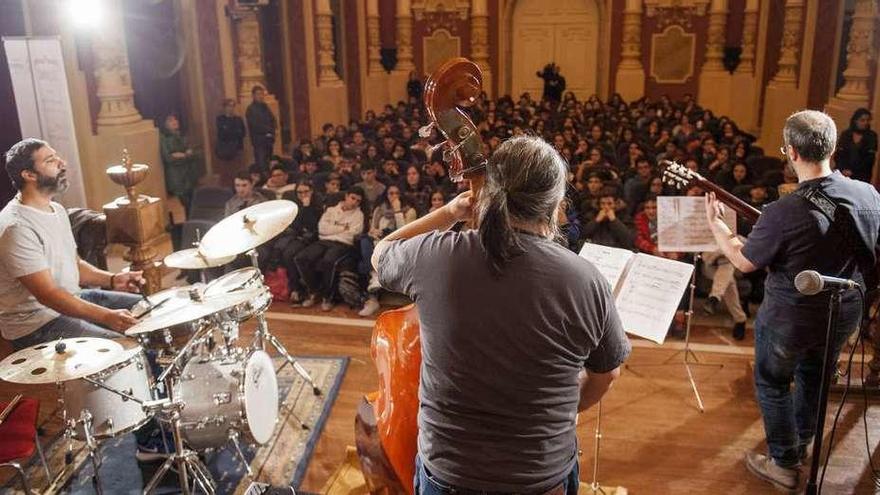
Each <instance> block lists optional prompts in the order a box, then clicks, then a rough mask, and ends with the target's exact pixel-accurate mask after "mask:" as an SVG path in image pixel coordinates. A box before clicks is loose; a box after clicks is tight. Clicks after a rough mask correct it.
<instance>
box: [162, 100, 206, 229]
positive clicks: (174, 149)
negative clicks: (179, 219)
mask: <svg viewBox="0 0 880 495" xmlns="http://www.w3.org/2000/svg"><path fill="white" fill-rule="evenodd" d="M159 151H160V152H161V156H162V166H163V168H164V170H165V189H166V190H167V191H168V194H170V195H172V196H174V197H176V198H177V199H178V200H180V203H181V204H182V205H183V207H184V209H185V210H186V211H187V212H189V206H190V202H191V201H192V194H193V191H194V190H195V188H196V180H197V177H196V174H197V173H198V169H197V165H196V162H195V153H194V152H193V150H192V148H190V147H189V145H188V144H187V142H186V138H185V137H184V136H183V135H182V134H181V133H180V121H179V120H177V116H176V115H174V114H172V115H169V116H167V117H165V125H164V126H163V127H162V132H161V134H160V135H159Z"/></svg>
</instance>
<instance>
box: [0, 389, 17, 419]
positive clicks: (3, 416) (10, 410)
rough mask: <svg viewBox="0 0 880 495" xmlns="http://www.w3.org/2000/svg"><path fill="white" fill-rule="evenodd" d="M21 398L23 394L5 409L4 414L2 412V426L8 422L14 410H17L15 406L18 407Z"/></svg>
mask: <svg viewBox="0 0 880 495" xmlns="http://www.w3.org/2000/svg"><path fill="white" fill-rule="evenodd" d="M21 397H22V396H21V394H18V395H16V396H15V397H14V398H13V399H12V402H10V403H9V405H7V406H6V407H5V408H4V409H3V412H0V425H2V424H3V422H4V421H6V418H7V417H8V416H9V415H10V414H11V413H12V410H13V409H15V406H17V405H18V403H19V401H21Z"/></svg>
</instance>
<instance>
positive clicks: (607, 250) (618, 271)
mask: <svg viewBox="0 0 880 495" xmlns="http://www.w3.org/2000/svg"><path fill="white" fill-rule="evenodd" d="M580 256H581V257H582V258H584V259H586V260H587V261H589V262H590V263H592V264H593V265H594V266H595V267H596V268H597V269H598V270H599V273H601V274H602V276H603V277H605V279H606V280H608V283H609V284H611V291H612V292H613V293H614V294H617V288H618V287H617V286H618V283H619V282H620V278H621V276H623V272H624V270H626V266H627V264H628V263H629V260H631V259H632V257H633V256H635V253H633V252H632V251H629V250H627V249H620V248H613V247H608V246H603V245H601V244H592V243H589V242H587V243H584V247H582V248H581V252H580Z"/></svg>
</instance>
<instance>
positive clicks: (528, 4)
mask: <svg viewBox="0 0 880 495" xmlns="http://www.w3.org/2000/svg"><path fill="white" fill-rule="evenodd" d="M551 5H552V6H551ZM509 26H510V44H509V45H508V46H509V47H510V56H509V58H508V60H509V65H508V67H509V69H508V70H509V72H508V74H510V94H511V96H513V97H514V98H517V97H518V96H519V95H520V94H522V93H523V92H525V91H528V92H530V93H531V94H532V96H533V97H535V98H540V97H541V93H542V90H543V81H542V80H541V79H540V78H538V77H537V76H536V75H535V72H537V71H539V70H541V69H542V68H543V67H544V65H546V64H548V63H550V62H556V64H557V65H559V67H560V68H561V71H562V75H563V76H564V77H565V82H566V91H573V92H574V93H575V95H577V97H578V99H586V98H587V97H589V96H590V95H591V94H593V93H598V92H599V91H598V90H599V85H598V83H599V77H598V76H599V68H600V63H599V62H600V57H599V44H600V11H599V7H598V6H597V4H596V0H553V2H552V4H550V3H548V2H547V0H518V1H517V2H516V3H515V5H514V7H513V12H512V19H511V22H510V24H509Z"/></svg>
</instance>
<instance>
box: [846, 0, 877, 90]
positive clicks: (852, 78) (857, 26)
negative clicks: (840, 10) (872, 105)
mask: <svg viewBox="0 0 880 495" xmlns="http://www.w3.org/2000/svg"><path fill="white" fill-rule="evenodd" d="M876 18H877V7H876V4H875V0H856V5H855V10H854V12H853V17H852V27H850V30H849V40H848V41H847V43H846V70H845V71H843V79H844V81H845V82H844V84H843V87H842V88H840V91H838V92H837V97H838V98H840V99H842V100H858V101H863V102H865V103H867V102H868V100H869V96H870V93H869V91H868V80H869V79H870V77H871V49H872V48H873V46H874V23H875V20H876Z"/></svg>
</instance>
